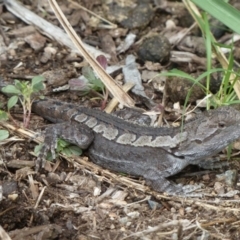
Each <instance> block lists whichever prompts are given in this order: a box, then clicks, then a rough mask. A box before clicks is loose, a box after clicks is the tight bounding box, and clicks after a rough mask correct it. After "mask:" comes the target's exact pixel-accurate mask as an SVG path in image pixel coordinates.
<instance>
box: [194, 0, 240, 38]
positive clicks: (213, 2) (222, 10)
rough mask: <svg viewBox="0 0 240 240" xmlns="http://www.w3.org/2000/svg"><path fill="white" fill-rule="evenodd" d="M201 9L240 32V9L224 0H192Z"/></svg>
mask: <svg viewBox="0 0 240 240" xmlns="http://www.w3.org/2000/svg"><path fill="white" fill-rule="evenodd" d="M192 2H193V3H195V4H196V5H198V6H199V7H200V8H201V9H203V10H204V11H206V12H208V13H209V14H211V15H212V16H213V17H215V18H216V19H218V20H219V21H220V22H222V23H224V24H225V25H226V26H228V27H229V28H230V29H232V30H233V31H234V32H236V33H238V34H240V28H239V26H240V11H238V10H237V9H236V8H234V7H233V6H231V5H230V4H228V3H226V2H224V1H223V0H192Z"/></svg>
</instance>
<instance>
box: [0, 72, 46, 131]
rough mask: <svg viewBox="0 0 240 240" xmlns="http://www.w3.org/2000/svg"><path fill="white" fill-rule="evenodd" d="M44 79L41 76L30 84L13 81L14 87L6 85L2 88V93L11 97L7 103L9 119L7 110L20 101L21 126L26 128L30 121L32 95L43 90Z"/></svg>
mask: <svg viewBox="0 0 240 240" xmlns="http://www.w3.org/2000/svg"><path fill="white" fill-rule="evenodd" d="M43 80H44V78H43V77H42V76H36V77H34V78H33V79H32V80H31V82H27V81H19V80H15V81H14V85H7V86H6V87H3V88H2V91H3V92H5V93H7V94H10V95H12V96H11V97H10V98H9V100H8V103H7V108H8V114H9V116H10V117H11V115H10V113H9V110H10V109H11V108H12V107H13V106H15V104H16V103H17V102H18V101H20V102H21V104H22V107H23V126H24V127H27V126H28V124H29V121H30V116H31V108H32V103H33V101H34V100H35V98H34V96H33V94H37V93H39V91H41V90H43V89H44V84H43Z"/></svg>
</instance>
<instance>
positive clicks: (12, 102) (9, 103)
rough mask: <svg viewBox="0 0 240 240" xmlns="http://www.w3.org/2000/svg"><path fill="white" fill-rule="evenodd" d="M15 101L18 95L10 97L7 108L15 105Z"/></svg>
mask: <svg viewBox="0 0 240 240" xmlns="http://www.w3.org/2000/svg"><path fill="white" fill-rule="evenodd" d="M17 101H18V96H12V97H10V98H9V100H8V103H7V107H8V110H10V109H11V108H12V107H13V106H15V105H16V103H17Z"/></svg>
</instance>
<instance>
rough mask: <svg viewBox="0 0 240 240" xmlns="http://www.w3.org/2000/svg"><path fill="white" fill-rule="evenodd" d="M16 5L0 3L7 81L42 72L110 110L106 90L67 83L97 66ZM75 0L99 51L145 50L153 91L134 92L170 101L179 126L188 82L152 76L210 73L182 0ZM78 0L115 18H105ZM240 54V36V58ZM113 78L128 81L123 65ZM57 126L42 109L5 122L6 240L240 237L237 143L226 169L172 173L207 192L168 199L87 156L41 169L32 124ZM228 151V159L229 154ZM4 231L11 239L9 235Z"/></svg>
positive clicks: (67, 96) (139, 56)
mask: <svg viewBox="0 0 240 240" xmlns="http://www.w3.org/2000/svg"><path fill="white" fill-rule="evenodd" d="M14 2H15V1H12V0H11V1H4V2H3V3H0V13H1V15H0V20H1V23H0V31H1V36H0V37H1V45H0V59H1V60H0V61H1V63H0V78H1V81H6V82H9V83H10V82H12V81H13V80H14V79H18V80H24V81H29V80H30V79H31V78H32V77H33V76H37V75H44V76H45V78H46V81H45V84H46V90H45V92H44V95H45V96H47V97H49V98H55V99H59V100H62V101H67V102H74V103H79V104H83V105H85V106H88V107H90V108H92V107H97V108H103V106H105V103H104V101H103V99H101V98H102V95H100V93H96V92H90V93H89V94H87V95H84V94H82V92H79V91H76V90H75V91H72V90H71V89H65V88H63V86H66V85H67V84H68V81H69V80H71V79H72V80H73V79H76V78H78V77H79V76H81V75H82V67H83V66H87V65H88V63H87V62H86V61H85V60H84V59H83V57H82V56H80V54H79V53H76V52H73V51H71V50H70V48H69V47H68V46H64V45H63V43H62V42H61V41H62V39H60V38H58V37H57V36H56V33H55V32H53V33H52V37H50V35H49V34H46V32H44V28H45V27H43V28H42V29H41V30H39V27H37V25H38V24H37V22H36V21H38V20H33V23H32V24H31V23H30V21H29V19H28V20H26V19H25V20H24V19H23V17H24V16H25V17H26V13H25V14H24V11H23V10H22V9H21V10H20V9H19V8H17V9H18V10H19V11H16V12H17V13H16V12H14V11H13V10H11V9H12V8H11V6H13V5H14V4H13V3H14ZM73 2H74V3H75V4H74V3H72V2H71V1H58V3H59V5H60V7H61V9H62V10H63V12H64V14H65V16H66V18H67V19H68V20H69V22H70V24H71V25H72V26H73V28H74V30H75V31H76V32H77V34H78V35H79V36H80V37H81V39H82V40H83V42H84V43H86V44H88V45H89V46H91V47H92V49H96V51H95V50H94V53H95V54H96V55H99V54H100V53H102V54H105V56H106V57H107V58H108V65H109V66H119V65H121V66H124V65H125V59H126V57H127V56H128V55H130V54H133V55H134V56H135V57H136V61H137V67H138V70H139V73H140V74H141V79H142V80H143V87H144V90H145V93H146V96H144V97H143V96H142V95H141V94H136V93H135V94H133V93H131V92H130V93H129V94H130V95H131V97H132V98H133V99H134V100H135V101H136V102H137V105H138V106H139V107H142V108H145V109H149V107H150V109H151V108H153V105H152V103H153V102H154V104H155V106H158V107H159V106H160V108H161V106H162V105H161V103H162V101H163V99H164V101H165V104H166V106H165V107H166V108H165V109H166V112H167V114H166V119H167V121H169V122H170V123H172V122H173V121H174V120H175V119H177V118H178V117H179V115H174V114H173V113H174V111H173V108H174V106H175V104H177V103H179V104H183V101H184V99H185V98H186V92H187V91H188V90H189V85H188V84H189V83H187V84H186V83H185V82H183V80H182V79H177V80H176V79H175V80H176V81H174V80H173V81H172V82H170V84H169V86H166V88H167V91H168V92H167V93H166V94H167V96H165V95H164V94H163V91H162V89H163V88H162V86H163V85H164V79H162V78H160V77H159V78H157V80H156V81H150V82H149V80H150V79H151V78H153V76H155V75H156V74H157V73H159V72H161V71H163V70H170V69H173V68H178V69H181V70H183V71H185V72H187V73H190V74H193V75H194V74H195V75H198V74H200V73H201V72H203V71H204V70H205V63H206V58H205V51H204V50H205V46H204V44H203V45H202V42H203V41H202V38H201V34H200V31H199V30H198V29H196V28H192V29H191V30H189V32H187V36H191V39H194V40H191V43H190V44H189V42H188V41H190V40H189V39H188V41H187V40H186V41H185V40H184V38H185V35H186V34H185V35H184V37H183V36H182V35H181V33H182V31H183V30H184V29H189V28H190V27H191V26H192V24H193V23H194V22H193V19H192V18H191V16H190V15H189V13H188V12H187V10H186V9H185V7H184V5H183V4H182V2H173V1H166V2H165V1H151V0H144V1H143V0H139V1H137V0H131V1H130V0H129V1H103V0H90V1H86V0H79V1H76V0H74V1H73ZM158 2H159V3H158ZM160 2H162V3H161V4H160ZM21 3H22V4H23V6H24V7H25V8H27V9H28V10H30V11H31V12H33V13H35V14H37V15H38V16H39V17H41V18H44V19H45V20H46V21H48V22H49V23H51V24H53V25H55V26H58V27H59V28H61V26H60V23H59V22H58V20H57V19H56V16H55V15H54V13H53V12H52V10H51V8H50V6H49V4H48V1H37V0H32V1H30V0H22V1H21ZM76 3H77V4H78V5H81V6H83V7H85V8H86V9H88V10H89V11H91V12H94V13H95V14H97V15H99V16H101V17H102V18H104V19H107V20H108V21H110V23H108V22H106V21H103V20H99V18H98V17H96V16H95V15H92V14H91V13H90V12H88V11H87V10H86V9H83V8H79V7H78V6H77V5H76ZM163 3H166V4H163ZM233 4H234V3H233ZM139 5H140V7H139ZM136 9H137V10H136ZM20 16H23V17H22V18H21V17H20ZM169 26H170V27H169ZM213 26H214V28H213V29H212V30H213V31H214V33H215V32H216V33H215V34H216V35H215V36H216V38H217V39H219V41H220V42H224V41H225V40H226V39H229V38H231V34H232V33H231V31H230V30H229V29H226V28H223V27H222V25H221V23H218V22H217V23H216V22H214V24H213ZM216 29H221V30H222V31H221V32H219V31H217V30H216ZM130 33H131V34H134V36H135V37H134V40H133V42H131V41H130V42H131V44H129V46H128V43H129V42H127V43H124V40H125V39H126V36H129V38H131V36H133V35H130ZM159 35H160V36H165V37H166V38H167V39H168V40H166V39H165V38H160V39H157V40H156V38H154V39H153V41H152V42H151V41H150V43H148V42H146V41H145V40H146V39H147V40H150V39H152V37H155V36H159ZM176 36H178V39H177V40H176V39H175V37H176ZM229 36H230V37H229ZM198 41H200V42H198ZM144 44H145V45H144ZM148 44H149V45H148ZM158 44H161V46H159V45H158ZM119 46H121V47H119ZM151 47H153V52H157V51H159V52H157V54H156V55H157V56H159V55H160V57H159V58H157V59H155V57H156V56H155V55H154V54H151V53H149V52H148V51H150V50H151ZM89 51H90V50H89ZM180 51H181V53H185V54H186V53H191V54H192V55H187V54H186V55H184V57H189V56H190V58H191V60H186V61H184V60H183V59H184V57H180V56H179V55H177V53H179V52H180ZM90 52H91V51H90ZM238 52H239V48H238V45H237V43H236V52H235V59H236V61H238ZM174 56H177V57H174ZM95 57H96V56H95ZM215 64H217V63H215ZM111 76H112V77H113V78H114V79H115V80H116V81H117V82H118V83H119V84H123V78H124V77H123V71H122V70H121V68H120V69H118V70H117V71H114V73H112V75H111ZM184 84H186V85H184ZM218 87H219V80H218V79H217V78H216V79H213V80H212V89H213V90H212V91H216V88H218ZM203 97H204V95H203V93H202V91H201V90H199V89H195V90H194V94H193V97H192V98H191V99H190V102H191V104H192V106H194V104H195V102H196V100H197V99H201V98H203ZM165 98H166V99H165ZM109 100H110V97H109ZM0 103H1V106H0V109H5V110H6V103H7V98H6V97H5V96H4V95H1V94H0ZM106 104H107V103H106ZM11 112H12V117H13V118H14V119H15V121H17V122H18V123H19V124H20V126H21V122H22V108H21V106H20V105H18V104H17V105H16V106H15V107H14V108H13V110H12V111H11ZM7 124H9V125H7ZM48 124H50V123H49V122H47V121H45V120H43V118H41V117H39V116H37V115H35V114H32V116H31V120H30V124H29V130H27V129H25V130H24V129H23V128H22V127H16V126H15V125H14V123H13V122H12V121H11V120H8V121H7V123H2V124H1V128H4V129H6V128H8V130H9V131H10V139H9V140H8V141H3V142H0V163H1V164H0V183H1V186H2V189H3V190H2V192H3V199H2V201H1V202H0V225H1V227H2V229H0V232H1V234H0V236H1V239H25V240H27V239H79V240H80V239H81V240H83V239H111V240H112V239H121V240H123V239H202V240H203V239H225V240H227V239H240V194H239V192H238V191H237V190H240V189H239V186H240V183H239V177H238V175H237V172H238V170H239V168H240V164H239V161H238V155H237V150H234V151H233V153H234V156H233V157H231V159H230V160H229V166H227V167H226V166H225V167H223V168H221V169H214V170H204V169H199V168H197V167H192V166H189V167H188V168H187V169H185V170H184V171H183V172H182V173H180V174H178V175H177V176H174V177H173V178H172V180H173V181H175V182H177V183H183V184H195V183H196V184H202V185H203V189H202V191H203V192H205V193H206V194H205V196H204V197H202V198H190V197H185V198H183V197H178V196H168V195H166V194H163V193H157V192H154V191H152V190H151V189H150V188H148V187H146V186H145V185H144V179H138V178H134V177H133V176H132V177H131V176H126V175H124V174H119V173H114V172H111V171H108V170H106V169H102V168H101V167H99V166H96V165H95V164H93V163H91V159H88V158H87V157H86V156H82V157H70V158H63V157H58V159H57V160H56V161H54V162H53V163H49V164H47V166H46V167H45V169H42V170H41V171H40V172H39V173H36V172H35V171H34V161H35V160H36V156H34V154H33V151H34V147H35V146H36V143H35V142H34V140H33V139H32V136H33V135H32V132H31V130H32V131H34V133H35V132H39V131H40V130H43V129H44V127H45V126H46V125H48ZM220 157H221V158H222V159H223V160H224V161H227V160H226V159H227V158H226V153H225V152H223V153H221V154H220ZM228 170H230V171H231V174H232V175H233V177H232V178H231V177H230V178H231V179H232V180H231V183H232V186H229V185H227V183H226V181H225V179H226V178H227V177H226V176H227V175H228V173H229V172H228ZM220 174H222V175H221V176H220ZM234 174H235V175H234ZM230 185H231V184H230ZM4 231H5V234H8V235H9V238H7V237H6V236H5V237H4Z"/></svg>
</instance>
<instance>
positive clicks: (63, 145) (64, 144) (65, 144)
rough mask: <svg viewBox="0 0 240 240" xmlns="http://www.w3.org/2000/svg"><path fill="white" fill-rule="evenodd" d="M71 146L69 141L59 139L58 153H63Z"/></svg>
mask: <svg viewBox="0 0 240 240" xmlns="http://www.w3.org/2000/svg"><path fill="white" fill-rule="evenodd" d="M69 145H70V143H69V142H67V141H65V140H63V139H61V138H59V139H58V143H57V151H58V152H59V151H61V150H62V149H63V148H66V147H68V146H69Z"/></svg>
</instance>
